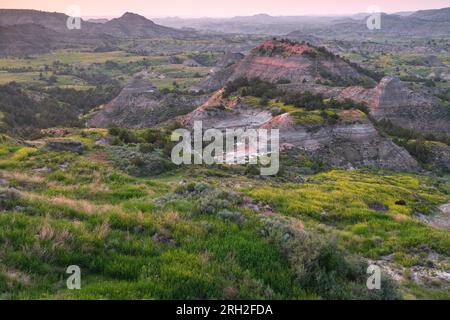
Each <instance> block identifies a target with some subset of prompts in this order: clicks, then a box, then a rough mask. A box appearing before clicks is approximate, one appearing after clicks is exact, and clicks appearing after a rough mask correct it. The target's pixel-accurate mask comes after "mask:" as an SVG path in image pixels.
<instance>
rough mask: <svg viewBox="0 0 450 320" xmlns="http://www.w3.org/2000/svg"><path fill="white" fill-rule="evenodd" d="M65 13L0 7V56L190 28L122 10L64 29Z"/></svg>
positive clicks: (184, 35)
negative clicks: (109, 17) (100, 20)
mask: <svg viewBox="0 0 450 320" xmlns="http://www.w3.org/2000/svg"><path fill="white" fill-rule="evenodd" d="M67 19H68V16H67V15H65V14H63V13H57V12H43V11H36V10H15V9H14V10H9V9H0V40H1V41H0V55H1V56H5V55H16V56H23V55H29V54H39V53H44V52H49V51H51V50H52V49H55V48H61V47H67V46H70V47H73V46H77V45H91V44H92V45H106V46H108V45H110V42H111V41H114V39H117V38H138V37H142V38H156V37H174V38H187V37H192V36H193V35H195V32H193V31H186V30H177V29H173V28H168V27H164V26H160V25H158V24H155V23H154V22H153V21H151V20H148V19H147V18H145V17H143V16H139V15H137V14H133V13H125V14H124V15H123V16H122V17H120V18H117V19H112V20H110V21H106V22H104V23H98V22H89V21H83V20H82V22H81V30H69V29H67V26H66V23H67Z"/></svg>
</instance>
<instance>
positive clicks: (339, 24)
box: [156, 8, 450, 38]
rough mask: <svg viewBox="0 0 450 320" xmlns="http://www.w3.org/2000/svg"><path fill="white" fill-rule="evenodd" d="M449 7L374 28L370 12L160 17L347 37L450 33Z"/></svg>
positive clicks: (175, 22) (204, 26)
mask: <svg viewBox="0 0 450 320" xmlns="http://www.w3.org/2000/svg"><path fill="white" fill-rule="evenodd" d="M449 12H450V8H443V9H436V10H424V11H417V12H400V13H397V14H382V29H381V30H376V31H371V30H369V29H368V28H367V26H366V18H367V16H368V14H367V13H359V14H355V15H348V16H270V15H266V14H258V15H254V16H247V17H233V18H228V19H224V18H220V19H214V18H198V19H182V18H161V19H157V20H156V21H157V22H158V23H160V24H162V25H165V26H169V27H177V28H186V27H190V28H196V29H198V30H209V31H215V32H225V33H243V34H252V33H253V34H268V35H278V36H279V35H286V34H289V33H291V32H293V31H301V32H305V33H307V34H310V35H314V36H330V37H336V38H344V37H346V36H348V35H349V32H350V33H358V34H367V33H369V32H372V33H374V32H378V33H381V34H392V35H397V34H408V35H413V36H414V35H416V36H429V35H434V36H440V35H443V36H444V35H448V34H449V30H450V18H449V17H450V14H449Z"/></svg>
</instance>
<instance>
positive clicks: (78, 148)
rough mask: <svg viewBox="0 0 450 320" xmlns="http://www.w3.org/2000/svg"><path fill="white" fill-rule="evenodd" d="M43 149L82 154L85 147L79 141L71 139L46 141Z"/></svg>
mask: <svg viewBox="0 0 450 320" xmlns="http://www.w3.org/2000/svg"><path fill="white" fill-rule="evenodd" d="M45 147H46V148H47V149H50V150H54V151H70V152H75V153H79V154H82V153H83V152H84V151H85V149H86V148H85V146H84V144H83V143H82V142H81V141H78V140H72V139H48V140H47V141H46V144H45Z"/></svg>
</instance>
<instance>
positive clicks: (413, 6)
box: [0, 0, 450, 17]
mask: <svg viewBox="0 0 450 320" xmlns="http://www.w3.org/2000/svg"><path fill="white" fill-rule="evenodd" d="M71 5H77V6H78V7H80V9H81V15H82V16H83V17H117V16H120V15H122V14H123V13H125V12H127V11H128V12H134V13H138V14H141V15H144V16H146V17H167V16H179V17H231V16H246V15H254V14H259V13H266V14H270V15H275V16H278V15H284V16H286V15H296V16H297V15H311V14H313V15H329V14H348V13H359V12H366V11H367V8H369V7H370V6H373V5H376V6H378V7H379V8H380V9H381V11H383V12H387V13H392V12H399V11H415V10H423V9H437V8H444V7H450V0H219V1H216V0H120V1H119V0H34V1H30V0H0V8H2V9H37V10H43V11H51V12H53V11H57V12H64V13H67V11H68V8H69V7H70V6H71Z"/></svg>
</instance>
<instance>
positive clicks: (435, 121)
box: [284, 77, 450, 134]
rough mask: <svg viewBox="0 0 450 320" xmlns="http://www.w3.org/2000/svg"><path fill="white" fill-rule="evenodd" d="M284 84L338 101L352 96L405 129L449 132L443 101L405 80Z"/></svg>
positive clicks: (372, 110)
mask: <svg viewBox="0 0 450 320" xmlns="http://www.w3.org/2000/svg"><path fill="white" fill-rule="evenodd" d="M284 87H285V89H286V90H289V91H300V92H304V91H311V92H314V93H320V94H323V95H324V96H327V97H334V98H336V99H337V100H346V99H349V100H352V101H355V102H362V103H365V104H367V106H368V107H369V111H370V114H371V116H373V117H374V118H375V119H376V120H378V121H379V120H382V119H385V120H389V121H391V122H392V123H393V124H394V125H395V126H398V127H402V128H405V129H412V130H415V131H421V132H424V133H447V134H450V115H449V112H448V110H447V108H445V107H444V106H443V105H442V103H441V101H440V100H439V99H437V98H435V97H434V96H430V95H428V94H426V93H424V92H420V91H412V90H411V89H410V88H409V87H408V85H407V84H406V83H404V82H402V81H400V80H399V79H398V78H395V77H385V78H383V79H382V80H381V81H380V83H379V84H378V85H377V86H376V87H375V88H373V89H366V88H363V87H360V86H350V87H347V88H339V87H328V86H320V85H314V86H305V85H301V84H291V85H286V86H284Z"/></svg>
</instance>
